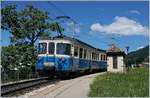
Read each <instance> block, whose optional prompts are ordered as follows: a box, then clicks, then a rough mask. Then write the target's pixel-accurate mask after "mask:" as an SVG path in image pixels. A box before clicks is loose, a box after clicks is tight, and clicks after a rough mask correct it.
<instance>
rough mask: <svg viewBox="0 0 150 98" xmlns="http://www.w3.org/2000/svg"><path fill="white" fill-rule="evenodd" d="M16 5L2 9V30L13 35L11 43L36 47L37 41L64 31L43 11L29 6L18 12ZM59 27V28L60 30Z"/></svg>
mask: <svg viewBox="0 0 150 98" xmlns="http://www.w3.org/2000/svg"><path fill="white" fill-rule="evenodd" d="M16 7H17V6H16V5H9V6H6V7H4V8H2V10H1V12H2V29H3V30H9V32H10V33H11V34H12V37H11V42H13V43H15V44H16V43H28V44H30V45H34V43H35V42H36V40H37V39H38V38H39V37H40V36H42V35H45V34H46V33H47V35H48V33H50V32H51V31H56V32H58V31H60V30H63V29H62V28H61V27H60V26H59V25H58V24H59V23H57V25H56V22H55V21H54V19H51V18H50V17H48V13H47V12H44V11H41V10H39V9H37V8H35V7H33V6H32V5H27V6H26V8H25V9H23V10H21V11H20V12H18V11H16ZM58 27H59V28H58Z"/></svg>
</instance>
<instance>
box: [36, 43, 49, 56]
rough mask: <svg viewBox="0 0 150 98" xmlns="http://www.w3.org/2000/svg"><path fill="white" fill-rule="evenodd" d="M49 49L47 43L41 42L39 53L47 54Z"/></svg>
mask: <svg viewBox="0 0 150 98" xmlns="http://www.w3.org/2000/svg"><path fill="white" fill-rule="evenodd" d="M46 50H47V43H39V48H38V53H39V54H45V53H46Z"/></svg>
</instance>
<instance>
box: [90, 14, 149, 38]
mask: <svg viewBox="0 0 150 98" xmlns="http://www.w3.org/2000/svg"><path fill="white" fill-rule="evenodd" d="M91 31H92V32H97V33H106V34H117V35H118V34H119V35H126V36H127V35H144V36H147V35H148V28H147V27H145V26H143V25H141V24H140V23H138V22H136V21H134V20H132V19H129V18H127V17H119V16H116V17H115V18H114V21H113V22H112V23H111V24H107V25H102V24H101V23H95V24H92V25H91Z"/></svg>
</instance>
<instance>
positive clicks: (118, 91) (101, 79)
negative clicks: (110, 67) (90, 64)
mask: <svg viewBox="0 0 150 98" xmlns="http://www.w3.org/2000/svg"><path fill="white" fill-rule="evenodd" d="M88 96H89V97H121V96H122V97H148V96H149V69H148V68H135V69H130V70H129V71H128V72H127V73H107V74H104V75H99V76H97V77H96V78H95V79H94V81H93V83H92V84H91V85H90V92H89V95H88Z"/></svg>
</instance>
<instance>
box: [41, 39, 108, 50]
mask: <svg viewBox="0 0 150 98" xmlns="http://www.w3.org/2000/svg"><path fill="white" fill-rule="evenodd" d="M59 39H65V40H70V41H76V42H78V43H81V44H84V45H86V46H88V47H91V48H94V49H96V50H98V51H100V52H106V50H103V49H99V48H95V47H93V46H92V45H89V44H87V43H85V42H83V41H81V40H79V39H76V38H71V37H68V36H55V37H47V38H40V40H59Z"/></svg>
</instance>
